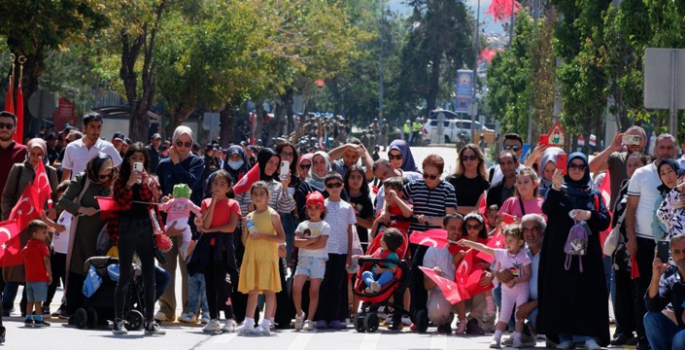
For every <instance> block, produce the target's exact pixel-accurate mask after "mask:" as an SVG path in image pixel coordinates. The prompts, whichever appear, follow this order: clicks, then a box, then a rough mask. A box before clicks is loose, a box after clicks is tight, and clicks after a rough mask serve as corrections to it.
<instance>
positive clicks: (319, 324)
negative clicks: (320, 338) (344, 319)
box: [316, 320, 328, 329]
mask: <svg viewBox="0 0 685 350" xmlns="http://www.w3.org/2000/svg"><path fill="white" fill-rule="evenodd" d="M326 328H328V324H327V323H326V321H324V320H320V321H319V322H316V329H326Z"/></svg>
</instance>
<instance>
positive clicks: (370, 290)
mask: <svg viewBox="0 0 685 350" xmlns="http://www.w3.org/2000/svg"><path fill="white" fill-rule="evenodd" d="M372 293H373V290H372V289H371V287H366V289H364V294H372Z"/></svg>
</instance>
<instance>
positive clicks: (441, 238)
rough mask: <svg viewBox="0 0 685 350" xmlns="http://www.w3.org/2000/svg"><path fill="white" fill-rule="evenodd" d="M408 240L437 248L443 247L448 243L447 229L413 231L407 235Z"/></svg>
mask: <svg viewBox="0 0 685 350" xmlns="http://www.w3.org/2000/svg"><path fill="white" fill-rule="evenodd" d="M409 242H410V243H413V244H418V245H423V246H426V247H435V248H438V249H444V248H445V247H447V245H448V244H449V241H448V240H447V231H445V230H441V229H431V230H428V231H425V232H422V231H414V232H412V233H411V235H410V236H409Z"/></svg>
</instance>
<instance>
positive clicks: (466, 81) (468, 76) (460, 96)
mask: <svg viewBox="0 0 685 350" xmlns="http://www.w3.org/2000/svg"><path fill="white" fill-rule="evenodd" d="M456 88H457V96H456V98H455V99H454V111H455V112H457V113H468V112H469V106H470V105H471V100H472V98H473V71H472V70H458V71H457V86H456Z"/></svg>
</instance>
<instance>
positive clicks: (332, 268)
mask: <svg viewBox="0 0 685 350" xmlns="http://www.w3.org/2000/svg"><path fill="white" fill-rule="evenodd" d="M345 264H347V254H328V261H327V262H326V274H325V275H324V278H323V282H321V289H320V290H319V295H320V296H325V298H326V299H325V300H323V299H320V302H319V306H318V307H317V309H316V317H315V318H314V319H315V320H317V321H326V322H331V321H340V304H341V302H342V295H341V293H340V291H341V288H342V286H343V284H344V283H346V282H347V270H346V269H345ZM345 293H347V291H346V292H345Z"/></svg>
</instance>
